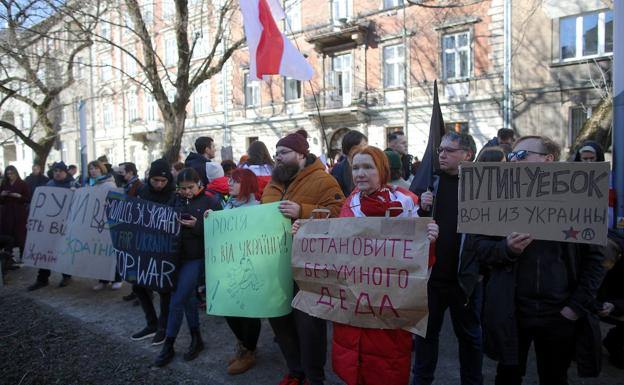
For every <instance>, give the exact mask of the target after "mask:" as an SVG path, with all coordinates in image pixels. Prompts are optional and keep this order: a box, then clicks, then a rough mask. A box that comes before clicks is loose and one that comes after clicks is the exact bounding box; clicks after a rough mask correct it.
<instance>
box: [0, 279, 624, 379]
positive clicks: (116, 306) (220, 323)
mask: <svg viewBox="0 0 624 385" xmlns="http://www.w3.org/2000/svg"><path fill="white" fill-rule="evenodd" d="M34 279H35V270H34V269H31V268H22V269H20V270H18V271H14V272H10V273H9V275H8V282H7V283H6V286H4V287H2V288H0V304H2V303H7V299H9V298H12V299H15V298H17V297H19V298H21V299H22V301H23V302H24V303H26V302H28V303H30V302H31V301H32V302H34V305H36V307H38V308H41V309H42V311H44V312H45V313H46V314H48V313H49V314H51V315H52V317H58V318H59V319H64V320H68V321H71V322H73V324H77V325H80V327H82V328H84V329H85V330H86V331H88V332H89V334H88V335H92V336H93V338H94V339H97V340H98V341H99V340H101V339H105V340H107V341H110V342H111V345H113V346H117V347H119V348H121V350H120V352H126V353H116V354H128V355H129V357H127V360H128V361H132V362H133V363H134V364H136V365H135V367H138V368H141V369H142V370H149V371H150V377H153V379H152V380H151V382H152V383H170V382H169V381H171V380H165V378H176V379H180V381H179V382H180V383H183V382H184V383H186V382H187V381H188V382H189V383H199V384H201V383H205V384H211V385H213V384H214V385H218V384H241V385H242V384H267V385H269V384H277V382H278V381H279V379H280V378H281V376H282V375H283V373H284V371H285V364H284V361H283V359H282V358H281V355H280V353H279V350H278V347H277V344H275V343H274V342H273V335H272V332H271V329H270V327H269V325H268V323H267V322H264V323H263V329H262V334H261V337H260V342H259V347H258V349H259V350H258V351H259V355H258V362H257V365H256V367H255V368H254V369H252V370H251V371H249V372H248V373H245V374H243V375H240V376H235V377H232V376H228V375H227V373H226V372H225V368H226V360H227V359H228V357H229V356H230V355H231V354H232V353H233V351H234V337H233V335H232V334H231V332H230V331H229V329H228V328H227V325H226V324H225V321H224V320H223V319H222V318H219V317H209V316H207V315H202V316H201V323H202V333H203V336H204V340H205V341H206V342H207V344H206V345H207V349H206V350H205V351H204V352H203V353H202V354H201V355H200V357H199V358H198V359H197V360H195V361H193V362H190V363H187V362H184V361H182V359H181V353H182V352H183V351H184V350H185V349H186V346H187V344H188V331H187V329H186V326H184V327H183V329H182V331H181V333H180V338H178V341H177V342H176V352H177V357H176V359H175V360H174V362H173V363H172V364H171V365H169V366H168V367H167V368H166V369H147V367H148V366H149V364H150V363H151V360H152V359H153V358H154V357H155V356H156V355H157V353H158V351H159V347H152V346H151V345H150V344H149V343H148V340H146V341H138V342H134V341H131V340H130V338H129V336H130V335H131V334H133V333H134V332H136V331H138V330H139V329H140V328H141V327H142V326H143V325H144V320H143V314H142V312H141V310H140V307H134V306H132V304H131V303H128V302H123V301H122V300H121V297H122V296H123V295H125V294H127V293H128V292H129V285H124V288H123V289H122V290H120V291H111V290H104V291H101V292H93V291H92V290H91V286H92V285H93V284H94V283H95V281H94V280H88V279H81V278H78V279H74V281H73V282H72V284H71V285H70V286H68V287H66V288H63V289H59V288H57V287H56V284H57V283H58V281H59V280H60V274H57V273H53V274H52V277H51V284H50V285H49V286H48V287H46V288H43V289H41V290H38V291H35V292H27V291H26V286H28V285H29V284H30V283H32V282H34ZM19 311H20V306H16V307H13V308H12V309H6V308H4V309H0V314H3V316H2V317H5V316H4V315H6V314H8V313H7V312H19ZM24 321H25V322H26V320H24ZM28 321H29V322H36V320H28ZM10 332H11V330H2V331H0V344H3V343H6V341H7V340H8V339H4V336H7V335H10ZM85 345H87V346H85V347H84V349H85V351H86V352H87V353H88V352H89V346H88V345H89V344H85ZM15 349H19V347H15ZM117 358H119V357H117ZM328 362H329V361H328ZM3 365H11V363H10V360H9V361H7V360H5V359H4V358H2V359H0V373H1V372H3V369H2V368H3ZM494 369H495V366H494V363H493V362H492V361H490V360H488V359H486V360H485V365H484V374H485V383H486V384H492V383H493V378H494ZM112 370H113V369H111V371H112ZM137 370H138V369H137ZM159 373H161V374H162V377H161V375H160V374H159ZM36 374H37V373H26V372H25V374H24V376H27V377H28V378H32V377H33V375H36ZM437 374H438V375H437V380H436V382H435V383H436V384H458V383H459V366H458V360H457V349H456V343H455V341H454V336H453V334H452V329H451V327H450V322H446V323H445V327H444V330H443V335H442V337H441V349H440V362H439V365H438V371H437ZM111 375H114V374H111ZM327 375H328V384H340V383H341V382H340V381H339V380H338V379H337V378H336V377H335V376H334V375H333V373H332V372H331V366H330V365H328V366H327ZM570 376H571V377H572V379H571V381H570V383H571V384H586V385H619V384H624V371H622V370H618V369H616V368H614V367H612V366H610V364H609V363H608V362H607V361H606V360H605V362H604V369H603V374H602V376H601V377H600V378H598V379H590V380H580V379H578V378H577V377H576V369H575V368H573V369H571V370H570ZM2 378H3V376H2V375H0V384H5V383H6V382H4V381H3V379H2ZM159 378H160V379H161V380H162V381H163V382H160V381H159ZM176 381H177V380H176ZM70 382H71V383H74V382H72V380H71V379H66V378H54V379H52V378H47V379H46V378H40V379H39V382H37V381H35V382H32V381H31V382H29V381H24V382H23V383H41V384H47V383H59V384H65V383H70ZM16 383H17V382H16ZM93 383H99V382H95V381H94V382H93ZM525 383H526V384H536V383H537V381H536V380H535V367H534V365H531V367H530V369H529V376H528V377H527V381H525ZM6 384H7V385H8V383H6ZM388 385H392V384H388Z"/></svg>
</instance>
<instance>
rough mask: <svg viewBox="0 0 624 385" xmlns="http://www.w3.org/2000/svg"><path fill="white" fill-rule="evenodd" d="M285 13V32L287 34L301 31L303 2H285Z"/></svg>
mask: <svg viewBox="0 0 624 385" xmlns="http://www.w3.org/2000/svg"><path fill="white" fill-rule="evenodd" d="M284 12H285V13H286V18H285V19H284V23H285V25H284V31H286V33H290V32H295V31H300V30H301V0H286V1H284Z"/></svg>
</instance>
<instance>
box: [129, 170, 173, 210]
mask: <svg viewBox="0 0 624 385" xmlns="http://www.w3.org/2000/svg"><path fill="white" fill-rule="evenodd" d="M166 177H167V180H168V182H167V184H166V185H165V188H163V189H162V190H160V191H156V190H154V188H153V187H152V185H151V183H150V182H149V179H148V180H147V182H146V183H145V184H144V185H143V187H141V189H140V190H139V193H138V197H139V198H141V199H145V200H146V201H150V202H154V203H160V204H161V205H166V204H169V203H170V202H171V201H172V199H173V193H174V191H175V185H174V183H173V175H171V173H170V172H168V173H167V176H166Z"/></svg>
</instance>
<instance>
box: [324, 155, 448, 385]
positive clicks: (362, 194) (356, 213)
mask: <svg viewBox="0 0 624 385" xmlns="http://www.w3.org/2000/svg"><path fill="white" fill-rule="evenodd" d="M351 167H352V175H353V181H354V183H355V187H356V189H355V190H354V192H353V193H352V194H351V195H350V196H349V197H348V198H347V200H346V201H345V203H344V205H343V206H342V210H341V212H340V216H341V217H382V216H385V215H386V213H388V214H389V215H390V216H392V217H410V216H412V217H417V216H418V214H417V210H418V198H417V197H416V196H415V195H414V194H412V193H411V192H409V191H408V190H407V189H405V188H403V187H398V186H391V185H390V184H389V182H390V166H389V163H388V159H387V157H386V155H385V154H384V152H382V151H381V150H380V149H378V148H376V147H371V146H369V147H365V148H363V149H359V150H356V152H355V153H354V154H353V160H352V162H351ZM427 228H428V238H429V240H430V241H432V242H433V241H435V239H436V238H437V237H438V225H437V224H435V223H430V224H429V225H428V226H427ZM431 262H432V259H431V256H430V264H431ZM411 357H412V334H411V333H409V332H407V331H405V330H402V329H394V330H392V329H386V330H384V329H368V328H360V327H355V326H350V325H346V324H341V323H334V333H333V343H332V367H333V368H334V371H335V372H336V374H337V375H338V376H339V377H340V378H341V379H342V380H343V381H345V382H346V383H347V384H348V385H358V384H370V385H375V384H377V385H382V384H406V383H407V381H408V380H409V374H410V373H409V371H410V362H411Z"/></svg>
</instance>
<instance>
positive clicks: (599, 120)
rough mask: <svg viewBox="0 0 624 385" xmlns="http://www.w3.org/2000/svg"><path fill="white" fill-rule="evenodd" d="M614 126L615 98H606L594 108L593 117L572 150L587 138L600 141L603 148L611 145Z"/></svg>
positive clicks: (577, 138) (582, 129)
mask: <svg viewBox="0 0 624 385" xmlns="http://www.w3.org/2000/svg"><path fill="white" fill-rule="evenodd" d="M612 128H613V98H605V99H602V100H601V101H600V103H598V105H597V106H596V107H595V108H594V109H592V116H591V118H589V119H587V121H585V123H584V124H583V127H582V128H581V131H580V132H579V134H578V135H577V137H576V139H575V140H574V143H573V144H572V148H571V149H570V150H571V152H573V151H575V150H576V149H577V148H578V146H580V145H581V143H583V142H584V141H586V140H593V141H595V142H598V143H599V144H600V145H601V146H602V148H603V149H605V150H606V149H608V148H609V146H610V145H611V130H612Z"/></svg>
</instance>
